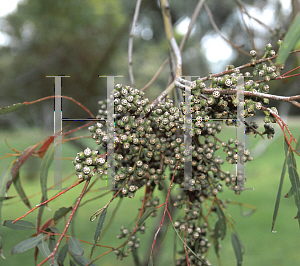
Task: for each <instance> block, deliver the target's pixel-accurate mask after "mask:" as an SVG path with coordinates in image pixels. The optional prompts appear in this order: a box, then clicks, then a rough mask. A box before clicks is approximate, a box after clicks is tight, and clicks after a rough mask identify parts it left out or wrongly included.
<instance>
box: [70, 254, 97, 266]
mask: <svg viewBox="0 0 300 266" xmlns="http://www.w3.org/2000/svg"><path fill="white" fill-rule="evenodd" d="M70 253H71V256H72V257H73V259H74V260H75V262H76V263H77V264H78V265H79V266H86V265H90V266H97V265H95V264H94V263H91V261H90V260H88V259H87V258H86V257H85V256H78V255H74V254H73V253H72V252H71V251H70ZM89 263H90V264H89Z"/></svg>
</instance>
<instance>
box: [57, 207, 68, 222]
mask: <svg viewBox="0 0 300 266" xmlns="http://www.w3.org/2000/svg"><path fill="white" fill-rule="evenodd" d="M70 210H72V207H68V208H66V207H61V208H59V209H58V210H57V211H56V212H55V213H54V216H53V220H54V222H56V221H57V220H58V219H59V218H60V217H62V216H64V215H66V214H67V213H68V212H69V211H70Z"/></svg>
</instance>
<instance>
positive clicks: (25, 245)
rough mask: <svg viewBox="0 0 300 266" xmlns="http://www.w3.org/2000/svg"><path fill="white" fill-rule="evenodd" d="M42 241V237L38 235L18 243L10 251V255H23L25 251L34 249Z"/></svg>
mask: <svg viewBox="0 0 300 266" xmlns="http://www.w3.org/2000/svg"><path fill="white" fill-rule="evenodd" d="M42 239H43V235H42V234H39V235H38V236H36V237H32V238H29V239H26V240H24V241H22V242H20V243H19V244H18V245H16V246H14V248H13V249H12V251H11V255H13V254H15V253H23V252H25V251H26V250H29V249H31V248H34V247H35V246H36V245H37V244H38V243H39V242H41V241H42Z"/></svg>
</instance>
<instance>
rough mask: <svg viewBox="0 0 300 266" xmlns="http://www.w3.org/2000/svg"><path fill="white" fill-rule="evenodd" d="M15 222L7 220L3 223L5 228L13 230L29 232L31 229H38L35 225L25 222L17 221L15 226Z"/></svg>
mask: <svg viewBox="0 0 300 266" xmlns="http://www.w3.org/2000/svg"><path fill="white" fill-rule="evenodd" d="M13 221H14V220H5V221H4V222H3V225H4V226H7V227H9V228H11V229H18V230H29V229H36V227H35V225H34V224H33V223H31V222H27V221H24V220H19V221H16V222H15V223H14V224H13V223H12V222H13Z"/></svg>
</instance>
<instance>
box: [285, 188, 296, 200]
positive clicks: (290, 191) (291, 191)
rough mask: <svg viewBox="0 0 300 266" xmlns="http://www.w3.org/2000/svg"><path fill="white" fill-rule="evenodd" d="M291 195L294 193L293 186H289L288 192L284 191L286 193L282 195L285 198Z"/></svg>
mask: <svg viewBox="0 0 300 266" xmlns="http://www.w3.org/2000/svg"><path fill="white" fill-rule="evenodd" d="M293 195H294V192H293V188H292V187H291V188H290V190H289V192H288V193H286V195H285V196H284V197H285V198H290V197H291V196H293Z"/></svg>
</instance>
